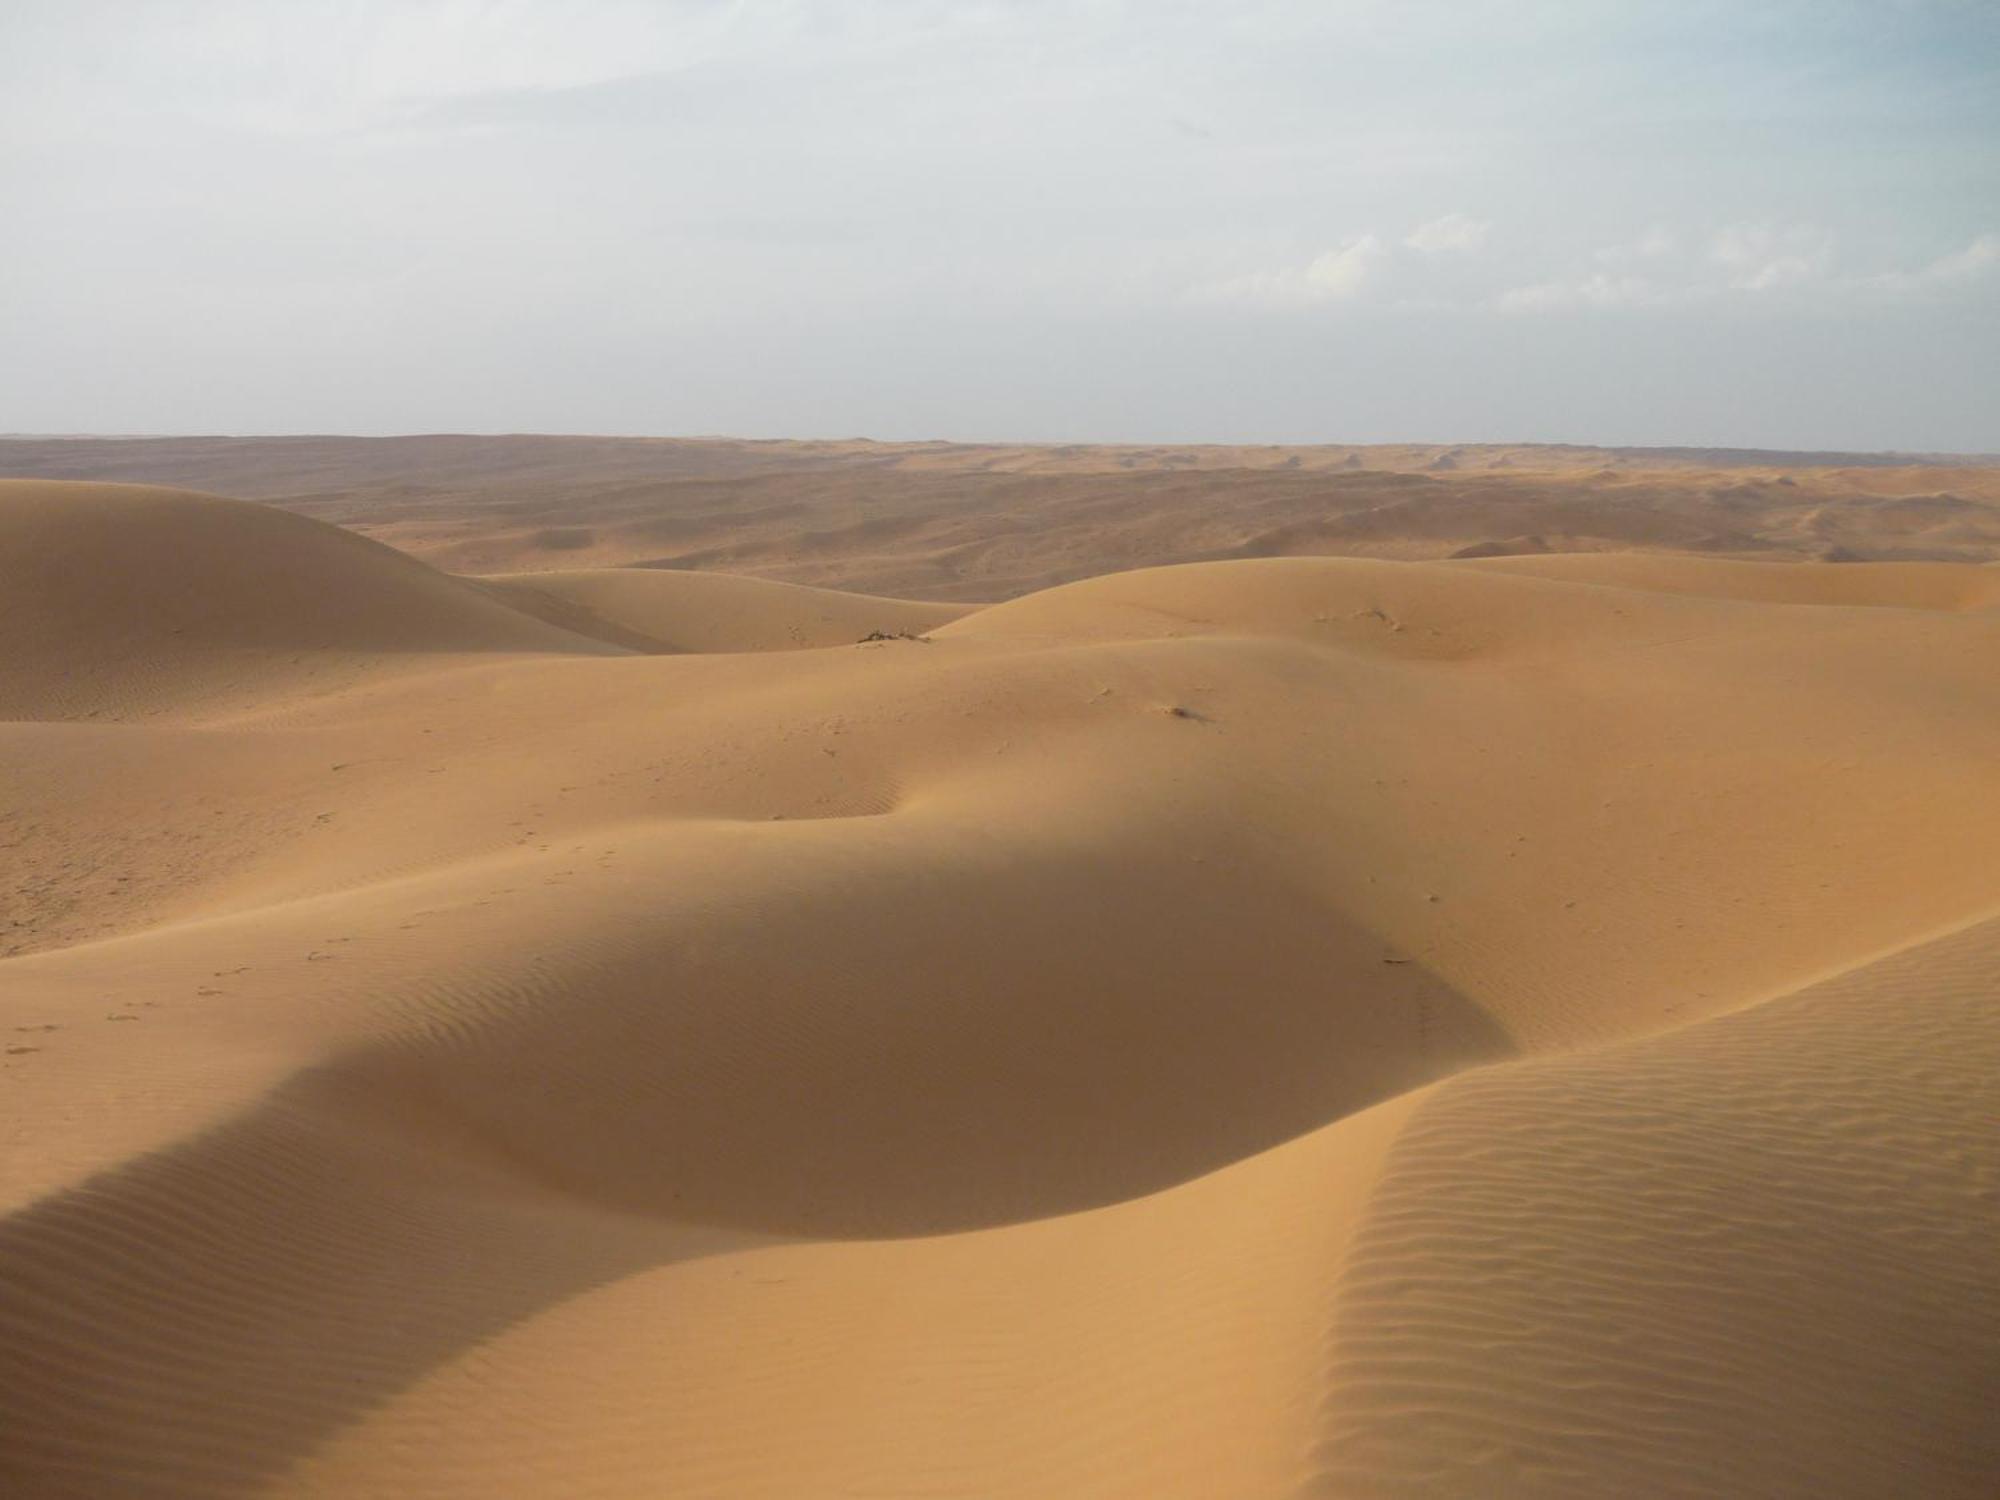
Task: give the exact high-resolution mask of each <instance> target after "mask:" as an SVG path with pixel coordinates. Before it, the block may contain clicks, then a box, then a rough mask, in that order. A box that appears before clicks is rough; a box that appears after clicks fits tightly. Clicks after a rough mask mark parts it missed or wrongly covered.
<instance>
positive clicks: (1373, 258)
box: [1305, 234, 1388, 297]
mask: <svg viewBox="0 0 2000 1500" xmlns="http://www.w3.org/2000/svg"><path fill="white" fill-rule="evenodd" d="M1387 253H1388V252H1387V251H1385V250H1384V249H1383V248H1382V242H1381V241H1380V240H1378V239H1377V238H1375V236H1374V235H1372V234H1364V235H1362V236H1361V238H1360V239H1358V240H1354V241H1351V242H1350V243H1348V244H1346V245H1343V246H1341V248H1340V249H1338V250H1329V251H1327V252H1326V253H1325V254H1324V255H1321V256H1318V257H1316V258H1315V259H1314V260H1313V263H1312V264H1311V265H1309V266H1307V267H1306V270H1305V281H1306V284H1307V285H1308V286H1310V287H1311V288H1312V289H1313V291H1314V292H1316V293H1317V294H1318V295H1320V296H1322V297H1352V296H1353V295H1354V294H1355V293H1357V292H1359V291H1360V290H1361V288H1362V287H1363V285H1365V284H1366V283H1367V281H1368V278H1369V277H1370V276H1372V275H1373V274H1374V273H1375V268H1376V267H1377V266H1379V265H1380V264H1381V263H1382V260H1383V258H1384V256H1385V255H1386V254H1387Z"/></svg>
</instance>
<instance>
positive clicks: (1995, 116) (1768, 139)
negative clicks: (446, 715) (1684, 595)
mask: <svg viewBox="0 0 2000 1500" xmlns="http://www.w3.org/2000/svg"><path fill="white" fill-rule="evenodd" d="M0 204H4V206H5V214H4V219H0V353H4V359H0V430H11V431H16V432H24V431H43V432H48V431H99V432H284V431H319V432H330V431H345V432H412V431H438V430H455V431H503V430H513V431H553V432H561V431H569V432H631V433H695V432H728V433H738V434H748V435H795V436H804V435H814V436H833V435H851V434H867V435H873V436H878V437H954V438H1028V439H1060V440H1074V439H1090V438H1103V439H1121V438H1122V439H1135V440H1143V439H1164V440H1177V441H1178V440H1196V439H1212V440H1218V441H1237V440H1245V441H1251V440H1288V441H1319V440H1325V441H1371V440H1426V439H1434V440H1465V441H1470V440H1480V439H1495V440H1499V439H1547V440H1561V441H1604V442H1636V443H1697V444H1706V443H1724V444H1749V445H1763V446H1800V447H1822V448H1824V447H1843V448H1888V447H1895V448H1954V449H1984V450H1994V449H2000V0H1870V3H1862V0H1458V3H1443V0H1215V3H1189V0H1144V3H1141V0H1013V3H1008V0H987V3H918V0H826V3H809V0H789V3H787V0H738V3H730V0H651V3H640V0H338V3H336V0H126V3H118V0H0Z"/></svg>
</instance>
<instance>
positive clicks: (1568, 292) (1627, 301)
mask: <svg viewBox="0 0 2000 1500" xmlns="http://www.w3.org/2000/svg"><path fill="white" fill-rule="evenodd" d="M1673 296H1674V293H1673V292H1672V290H1671V289H1670V288H1666V287H1662V286H1660V285H1658V284H1657V283H1655V282H1652V281H1649V280H1647V279H1646V278H1645V277H1643V276H1613V275H1611V274H1610V273H1608V272H1605V271H1594V272H1592V273H1591V274H1590V275H1588V276H1585V277H1582V278H1580V279H1578V280H1575V281H1543V282H1537V283H1536V284H1534V285H1532V286H1517V287H1512V288H1510V289H1509V290H1507V291H1504V292H1502V293H1501V294H1500V296H1499V298H1498V299H1497V300H1496V302H1495V306H1497V307H1498V308H1499V309H1500V310H1501V311H1502V312H1509V313H1536V312H1555V311H1559V310H1561V309H1564V308H1573V307H1598V308H1611V307H1636V306H1641V305H1644V304H1646V303H1657V302H1667V301H1671V300H1673Z"/></svg>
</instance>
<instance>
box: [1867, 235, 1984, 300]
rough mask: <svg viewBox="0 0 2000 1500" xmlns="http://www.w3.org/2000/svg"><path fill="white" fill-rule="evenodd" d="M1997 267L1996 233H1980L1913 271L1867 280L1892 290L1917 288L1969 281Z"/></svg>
mask: <svg viewBox="0 0 2000 1500" xmlns="http://www.w3.org/2000/svg"><path fill="white" fill-rule="evenodd" d="M1996 268H2000V234H1982V235H1980V236H1979V237H1978V238H1977V239H1975V240H1973V241H1972V243H1971V244H1969V245H1966V246H1965V247H1964V248H1962V249H1959V250H1953V251H1951V252H1950V253H1949V254H1947V255H1940V256H1939V257H1938V258H1937V259H1936V260H1934V261H1931V262H1930V263H1929V264H1928V265H1923V266H1919V267H1918V268H1917V269H1916V270H1914V271H1886V272H1884V273H1883V274H1882V275H1880V276H1871V277H1869V278H1867V279H1868V282H1869V284H1871V285H1873V286H1877V287H1881V288H1883V289H1884V290H1886V291H1893V292H1918V291H1927V290H1933V289H1937V288H1941V287H1946V286H1952V285H1956V284H1958V283H1961V282H1966V281H1972V280H1974V279H1976V278H1978V277H1981V276H1984V275H1986V274H1987V273H1988V272H1990V271H1993V270H1994V269H1996Z"/></svg>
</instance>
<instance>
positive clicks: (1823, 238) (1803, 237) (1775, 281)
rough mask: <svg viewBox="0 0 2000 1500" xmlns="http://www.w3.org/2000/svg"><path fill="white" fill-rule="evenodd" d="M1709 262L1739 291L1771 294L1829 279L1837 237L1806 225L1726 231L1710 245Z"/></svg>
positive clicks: (1739, 228)
mask: <svg viewBox="0 0 2000 1500" xmlns="http://www.w3.org/2000/svg"><path fill="white" fill-rule="evenodd" d="M1708 259H1709V260H1710V262H1712V263H1713V264H1714V265H1716V266H1718V267H1720V268H1721V269H1722V272H1723V274H1724V277H1725V278H1726V280H1727V282H1728V285H1729V286H1730V287H1732V288H1734V289H1735V290H1737V291H1740V292H1768V291H1771V290H1773V289H1774V288H1777V287H1785V286H1796V285H1798V284H1799V283H1801V282H1807V281H1818V280H1821V279H1823V278H1825V277H1826V276H1827V275H1828V274H1829V273H1830V272H1831V270H1832V269H1833V237H1832V236H1831V235H1829V234H1827V233H1826V232H1825V231H1824V230H1819V229H1813V228H1810V227H1807V226H1803V225H1801V226H1797V227H1794V228H1788V229H1772V228H1768V227H1765V226H1744V227H1736V228H1729V229H1722V230H1718V231H1717V232H1716V235H1715V237H1714V238H1713V239H1712V240H1711V241H1710V242H1709V247H1708Z"/></svg>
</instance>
